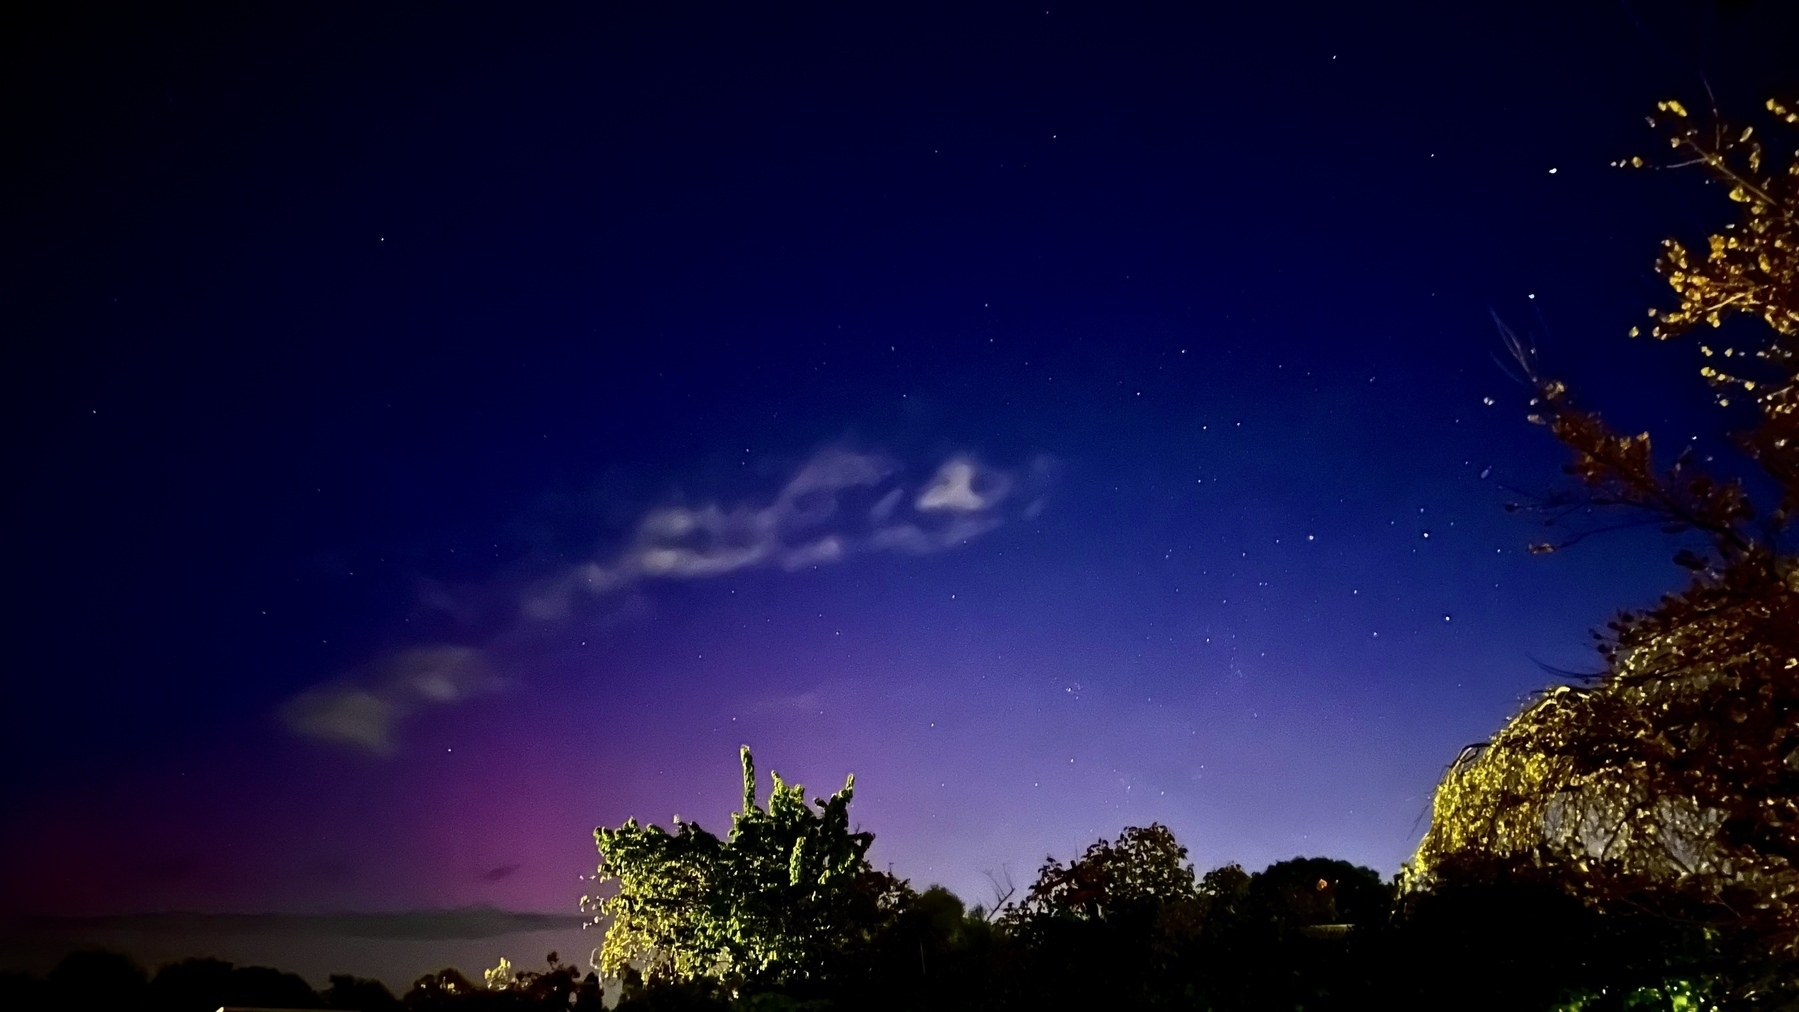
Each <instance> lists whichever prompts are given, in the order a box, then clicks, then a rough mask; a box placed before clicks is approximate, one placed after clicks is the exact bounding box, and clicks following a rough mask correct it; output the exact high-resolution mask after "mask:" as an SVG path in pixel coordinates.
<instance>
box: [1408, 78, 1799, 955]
mask: <svg viewBox="0 0 1799 1012" xmlns="http://www.w3.org/2000/svg"><path fill="white" fill-rule="evenodd" d="M1768 110H1769V111H1770V112H1772V113H1773V114H1774V119H1775V120H1777V121H1778V123H1779V124H1781V125H1784V126H1785V127H1791V126H1794V125H1799V113H1795V112H1794V111H1792V110H1790V109H1789V108H1787V107H1785V106H1783V105H1781V104H1779V103H1776V102H1769V103H1768ZM1650 122H1651V125H1652V126H1655V127H1657V128H1658V129H1662V130H1664V131H1666V132H1667V133H1668V134H1669V135H1670V137H1671V141H1672V147H1673V149H1674V150H1675V152H1676V153H1677V155H1678V158H1677V160H1676V161H1675V162H1674V163H1672V164H1670V165H1666V166H1662V167H1664V168H1678V167H1683V166H1697V167H1699V168H1701V169H1702V170H1703V171H1704V172H1706V173H1708V174H1709V175H1710V176H1711V177H1712V178H1713V179H1714V180H1716V181H1718V182H1720V183H1722V184H1724V185H1725V186H1726V187H1727V188H1728V189H1727V192H1728V194H1729V197H1730V199H1731V200H1732V201H1734V202H1736V204H1737V205H1738V207H1739V209H1740V211H1741V215H1740V217H1739V219H1738V220H1737V221H1736V222H1734V223H1733V224H1731V225H1729V226H1727V227H1725V228H1724V229H1723V230H1722V231H1721V232H1720V233H1719V234H1716V235H1713V236H1711V237H1709V239H1708V241H1707V248H1706V252H1705V253H1704V254H1703V256H1701V255H1699V254H1697V253H1695V252H1694V251H1692V250H1690V249H1688V248H1687V247H1686V246H1685V245H1683V244H1681V243H1680V242H1678V241H1675V240H1668V241H1667V242H1666V244H1665V246H1664V249H1663V251H1662V254H1661V256H1660V258H1659V259H1658V261H1657V263H1656V270H1657V271H1658V273H1659V274H1660V275H1661V276H1662V277H1663V278H1664V279H1666V281H1667V282H1668V284H1669V285H1670V287H1672V288H1673V290H1674V293H1675V296H1676V298H1677V305H1676V306H1675V308H1673V309H1666V310H1652V311H1651V313H1650V316H1651V318H1652V320H1653V324H1652V326H1651V328H1650V333H1651V334H1652V335H1653V336H1654V337H1656V338H1658V339H1663V340H1667V339H1672V338H1677V337H1680V336H1683V335H1685V334H1687V333H1689V332H1690V331H1692V330H1694V329H1695V328H1697V327H1699V326H1700V325H1701V324H1704V325H1706V326H1708V327H1712V328H1719V327H1723V326H1724V325H1726V324H1727V323H1730V322H1731V317H1733V316H1743V317H1747V318H1751V319H1752V320H1754V321H1759V324H1760V325H1759V326H1758V325H1755V324H1752V323H1749V322H1748V321H1744V322H1741V323H1736V324H1732V327H1731V330H1729V331H1727V332H1726V334H1731V335H1741V340H1743V341H1745V342H1748V343H1733V344H1730V345H1728V346H1724V347H1714V346H1713V345H1712V344H1711V343H1706V344H1701V345H1700V348H1699V350H1700V353H1701V355H1702V356H1703V358H1704V362H1705V365H1704V368H1702V369H1701V375H1702V376H1704V378H1705V379H1706V380H1707V381H1708V382H1709V383H1711V384H1712V385H1713V386H1714V388H1715V389H1716V391H1717V399H1718V401H1719V403H1720V404H1722V405H1725V406H1729V405H1730V404H1731V403H1732V402H1733V401H1737V400H1742V401H1746V402H1747V403H1748V404H1749V405H1752V406H1753V409H1754V415H1753V422H1752V424H1751V425H1750V426H1749V427H1747V429H1746V430H1745V431H1743V432H1740V433H1738V434H1736V436H1735V437H1734V440H1735V442H1736V445H1737V446H1738V447H1740V449H1741V450H1742V452H1743V454H1744V456H1745V457H1746V458H1747V460H1748V461H1749V462H1750V463H1751V464H1753V465H1754V466H1753V467H1752V468H1749V469H1747V470H1749V471H1751V472H1752V471H1754V470H1759V471H1760V472H1761V475H1762V476H1761V477H1756V476H1753V475H1751V476H1749V477H1748V478H1747V484H1746V482H1745V480H1743V479H1736V478H1723V477H1717V476H1714V475H1711V474H1707V473H1705V472H1704V471H1703V470H1701V468H1700V466H1699V464H1700V461H1699V460H1698V459H1697V457H1696V455H1695V453H1694V452H1693V451H1692V450H1690V449H1689V450H1687V451H1685V452H1683V453H1681V454H1680V455H1678V456H1677V457H1676V458H1675V459H1674V460H1673V461H1672V463H1671V464H1669V465H1668V466H1667V467H1666V468H1665V469H1663V468H1658V466H1657V464H1656V462H1655V460H1654V459H1653V456H1652V454H1651V447H1650V439H1649V435H1648V434H1647V433H1643V434H1640V435H1620V434H1618V433H1616V432H1614V431H1613V430H1611V429H1610V428H1608V427H1607V425H1606V424H1605V423H1604V422H1603V421H1602V420H1601V419H1600V417H1599V416H1598V415H1597V414H1594V413H1592V412H1590V411H1587V410H1584V409H1581V408H1579V407H1577V406H1576V405H1575V404H1574V402H1573V400H1572V398H1571V397H1570V396H1569V394H1568V392H1567V390H1566V389H1565V388H1564V386H1563V385H1562V384H1561V383H1559V382H1556V381H1554V380H1552V379H1544V378H1542V377H1540V376H1539V375H1538V374H1537V373H1536V371H1535V369H1534V366H1533V363H1531V361H1530V357H1529V355H1528V353H1526V351H1525V349H1523V348H1522V346H1521V345H1519V344H1518V343H1517V342H1516V341H1513V345H1514V348H1513V350H1514V352H1515V353H1516V354H1517V356H1518V358H1519V360H1520V362H1521V363H1522V364H1523V365H1524V366H1525V368H1526V370H1527V372H1528V373H1529V375H1530V377H1531V379H1532V381H1533V384H1534V386H1535V394H1536V397H1535V398H1534V399H1533V400H1532V407H1533V411H1534V413H1533V414H1532V415H1531V420H1532V421H1534V422H1537V423H1539V424H1544V425H1547V426H1548V427H1549V429H1550V431H1551V432H1552V433H1553V434H1554V435H1555V437H1556V438H1557V439H1558V440H1560V441H1561V442H1562V443H1563V444H1565V445H1566V446H1568V447H1569V448H1570V449H1571V450H1572V451H1573V453H1574V460H1573V462H1572V463H1571V464H1569V465H1568V468H1567V470H1568V472H1569V473H1570V474H1572V475H1573V476H1574V477H1575V478H1577V479H1578V480H1579V481H1580V482H1581V484H1582V486H1583V487H1584V488H1585V490H1586V495H1585V501H1586V502H1587V503H1591V504H1598V505H1612V506H1621V507H1626V508H1634V509H1636V510H1639V511H1643V512H1645V513H1646V514H1647V515H1648V516H1649V517H1650V518H1652V519H1653V520H1654V521H1655V522H1658V523H1660V524H1661V525H1662V526H1663V529H1664V530H1666V531H1667V532H1668V533H1670V534H1686V535H1689V536H1698V537H1699V538H1700V539H1701V542H1700V543H1699V544H1698V546H1697V550H1696V548H1695V547H1688V548H1684V549H1682V550H1681V551H1680V552H1679V554H1677V555H1676V557H1675V561H1676V562H1677V563H1679V564H1680V565H1681V566H1683V567H1685V568H1686V569H1688V570H1689V571H1690V572H1691V574H1692V576H1691V582H1690V584H1689V585H1688V586H1687V587H1686V589H1685V590H1683V591H1681V592H1680V593H1676V594H1670V595H1668V596H1666V597H1664V598H1663V599H1662V600H1661V602H1660V603H1659V604H1657V605H1656V606H1655V607H1653V608H1650V609H1648V610H1645V611H1640V612H1627V613H1624V614H1622V615H1620V616H1619V617H1618V618H1617V619H1616V620H1615V621H1613V622H1611V623H1610V624H1609V627H1608V630H1607V631H1606V632H1605V633H1601V634H1596V635H1598V636H1599V638H1600V640H1601V643H1600V651H1601V654H1602V656H1603V658H1604V661H1605V669H1604V671H1603V673H1602V674H1601V675H1599V676H1597V677H1596V678H1594V679H1592V680H1590V681H1589V682H1587V683H1586V684H1583V685H1579V686H1564V687H1560V688H1556V689H1553V690H1551V691H1549V692H1547V693H1545V694H1543V695H1542V696H1541V697H1539V698H1538V699H1537V700H1536V701H1535V702H1534V703H1532V704H1531V705H1530V706H1528V707H1527V708H1526V709H1525V710H1524V711H1523V712H1521V713H1520V714H1518V715H1517V716H1516V717H1514V718H1513V719H1512V720H1511V721H1510V722H1509V723H1507V724H1506V725H1505V726H1504V727H1503V728H1502V729H1501V730H1500V731H1499V733H1497V734H1496V735H1494V736H1493V738H1492V740H1491V741H1489V742H1486V743H1483V744H1481V745H1479V746H1474V747H1471V748H1470V749H1468V750H1466V751H1465V752H1464V754H1463V755H1462V757H1461V758H1460V759H1458V760H1457V762H1456V763H1455V764H1454V765H1453V766H1452V768H1451V769H1450V771H1449V773H1448V774H1447V775H1446V777H1445V778H1444V780H1443V782H1442V784H1441V785H1440V786H1439V787H1438V789H1437V793H1436V798H1435V802H1434V805H1433V811H1432V818H1431V826H1430V830H1429V832H1428V833H1427V834H1426V836H1425V837H1424V840H1423V842H1422V843H1421V844H1420V845H1419V849H1418V852H1417V855H1416V857H1415V859H1414V861H1413V863H1412V866H1411V867H1410V869H1409V870H1408V876H1409V884H1410V886H1411V887H1412V888H1415V889H1416V888H1420V887H1432V886H1437V885H1441V884H1444V883H1446V882H1453V881H1457V880H1468V879H1470V878H1480V877H1482V876H1492V875H1495V874H1499V873H1502V872H1503V873H1505V874H1516V873H1517V872H1518V870H1519V869H1534V870H1535V873H1536V874H1538V875H1539V876H1540V877H1541V878H1542V879H1544V880H1553V881H1556V882H1559V883H1561V884H1563V885H1564V886H1565V887H1566V888H1568V889H1569V890H1571V891H1572V892H1574V893H1575V894H1576V895H1578V896H1580V897H1582V898H1583V899H1585V900H1587V901H1589V902H1590V903H1592V904H1593V905H1594V906H1595V907H1596V908H1598V909H1600V910H1606V911H1636V912H1648V913H1651V914H1654V915H1656V916H1658V917H1664V918H1673V919H1676V920H1677V921H1679V922H1684V923H1687V924H1692V925H1698V926H1701V927H1703V929H1704V930H1705V931H1706V932H1707V934H1708V935H1709V937H1712V938H1715V939H1723V940H1726V941H1728V942H1731V943H1733V944H1738V945H1741V946H1743V947H1744V948H1742V949H1739V950H1738V951H1743V952H1747V953H1750V954H1753V955H1756V956H1759V957H1772V958H1774V959H1776V960H1777V961H1778V960H1791V959H1793V958H1795V957H1799V558H1796V557H1795V555H1794V553H1793V550H1792V543H1791V537H1790V533H1791V532H1790V523H1791V521H1792V519H1793V517H1794V515H1795V511H1796V510H1799V154H1796V155H1794V156H1792V159H1791V161H1790V162H1789V164H1788V165H1787V166H1786V167H1785V168H1784V169H1775V168H1771V167H1770V166H1769V164H1768V162H1769V161H1770V158H1769V154H1768V150H1767V149H1765V148H1764V147H1763V143H1762V141H1761V140H1760V139H1758V136H1757V134H1756V133H1755V131H1754V130H1753V129H1742V130H1737V129H1734V128H1730V127H1727V126H1725V125H1724V124H1722V123H1713V124H1711V125H1706V126H1701V125H1698V124H1696V123H1694V122H1693V121H1692V118H1691V117H1690V116H1689V114H1688V113H1687V110H1686V109H1684V108H1683V107H1682V106H1681V105H1680V104H1679V103H1677V102H1664V103H1661V105H1660V106H1659V114H1658V115H1657V116H1656V117H1653V118H1652V119H1651V121H1650ZM1621 164H1626V165H1629V166H1634V167H1639V168H1640V167H1643V166H1645V165H1646V164H1647V163H1645V161H1644V160H1643V159H1641V158H1636V159H1631V160H1629V162H1627V163H1621ZM1636 333H1637V331H1636V330H1634V329H1633V331H1632V334H1633V336H1634V335H1635V334H1636ZM1508 339H1509V336H1508ZM1741 409H1742V405H1740V404H1739V406H1738V409H1737V410H1741ZM1763 487H1768V488H1770V489H1771V493H1770V494H1769V496H1768V498H1769V499H1771V500H1773V505H1772V506H1771V508H1768V509H1766V510H1765V511H1761V510H1758V509H1757V503H1756V501H1755V496H1752V494H1751V491H1750V489H1751V488H1755V489H1758V490H1759V489H1761V488H1763ZM1575 540H1577V539H1575ZM1564 544H1566V542H1564ZM1559 547H1562V546H1561V545H1552V544H1545V545H1538V546H1534V548H1535V550H1538V551H1554V550H1556V549H1557V548H1559Z"/></svg>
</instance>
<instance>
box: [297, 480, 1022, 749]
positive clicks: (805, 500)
mask: <svg viewBox="0 0 1799 1012" xmlns="http://www.w3.org/2000/svg"><path fill="white" fill-rule="evenodd" d="M1050 470H1051V464H1050V461H1049V459H1048V458H1046V457H1039V458H1037V459H1036V460H1034V461H1033V462H1032V464H1031V466H1030V468H1029V469H1028V472H1027V474H1026V475H1025V476H1024V478H1023V479H1022V480H1021V479H1020V477H1019V476H1018V475H1015V474H1014V473H1012V472H1010V471H1006V470H1002V469H999V468H993V467H988V466H986V465H984V464H982V463H980V462H979V461H977V460H976V459H975V458H974V457H973V456H971V455H969V454H955V455H952V456H951V457H949V458H948V459H946V460H944V461H943V462H942V463H941V464H939V465H938V467H937V468H936V470H935V471H934V472H933V473H932V476H931V478H930V479H929V480H928V481H926V482H925V483H924V484H923V485H922V486H921V487H918V488H917V490H916V494H912V489H911V488H909V487H908V486H907V485H906V484H904V483H903V482H901V481H900V480H898V479H899V475H900V474H901V473H902V468H901V467H900V465H899V464H898V463H897V462H896V461H894V460H893V459H892V458H890V457H888V456H887V455H885V454H880V453H861V452H857V451H854V450H849V449H845V448H842V447H827V448H825V449H823V450H820V451H819V452H817V453H815V454H813V455H812V457H810V458H809V459H808V460H806V461H805V463H803V464H801V465H800V466H799V467H798V468H796V469H795V470H794V471H793V473H792V474H791V475H789V476H788V478H787V480H786V482H785V483H784V484H783V485H782V486H781V488H780V490H779V491H778V492H777V493H776V494H775V495H774V496H773V498H772V499H769V500H767V501H765V502H761V503H758V502H754V501H750V502H738V503H732V504H728V505H727V504H722V503H718V502H709V503H704V504H701V505H682V504H677V505H666V506H658V507H656V508H654V509H650V510H648V511H646V512H645V513H644V514H643V515H642V516H640V517H639V518H638V520H637V522H636V523H635V524H634V525H633V527H632V533H631V535H630V536H629V538H628V539H627V541H626V544H625V545H624V547H623V548H621V549H619V550H617V551H615V552H613V553H610V554H609V555H608V556H605V557H601V558H596V559H591V560H589V561H586V562H583V563H580V564H578V565H575V566H570V567H568V568H566V569H565V570H563V571H562V572H559V573H557V574H555V575H553V576H551V577H549V578H546V579H542V580H539V581H537V582H536V583H534V584H532V585H531V586H530V587H529V588H527V589H526V590H525V591H524V592H523V593H520V594H517V595H516V596H515V597H513V598H511V599H510V600H511V602H512V603H511V605H510V606H511V607H513V608H515V609H516V611H515V613H514V614H515V616H516V617H515V618H514V619H513V620H512V621H511V622H509V623H508V625H507V630H508V633H518V632H521V631H523V630H524V628H525V627H535V626H542V625H544V624H547V623H552V622H556V621H560V620H563V619H567V618H569V617H570V616H572V615H574V614H575V613H576V611H577V610H578V609H579V608H580V607H581V605H582V604H583V602H588V601H597V600H603V599H608V598H621V597H624V596H625V595H627V594H628V593H629V592H632V591H634V590H638V589H640V588H641V587H643V586H644V585H646V584H653V583H655V582H659V581H686V580H710V579H717V578H720V577H724V576H728V575H731V574H733V573H738V572H742V571H745V570H752V569H764V570H766V569H777V570H781V571H785V572H796V571H799V570H803V569H811V568H816V567H819V566H829V565H836V564H839V563H842V562H845V561H847V560H849V559H851V558H853V557H855V556H857V555H862V554H869V553H878V552H897V553H901V554H908V555H931V554H935V553H937V552H943V551H949V550H952V549H955V548H959V547H961V546H963V545H965V544H967V543H968V542H970V541H972V540H974V539H976V538H978V537H981V536H982V535H985V534H987V533H989V532H991V531H993V530H995V529H996V528H998V527H1000V526H1001V525H1002V524H1004V523H1005V521H1006V519H1007V508H1008V507H1009V505H1010V504H1011V503H1013V502H1014V501H1015V500H1016V499H1017V498H1018V497H1017V496H1016V495H1015V494H1014V493H1015V492H1017V491H1018V490H1019V489H1020V488H1021V487H1040V486H1042V485H1044V484H1046V477H1047V475H1048V474H1049V471H1050ZM1038 490H1040V488H1039V489H1038ZM1041 508H1042V500H1041V498H1038V499H1034V500H1032V501H1031V502H1029V503H1027V504H1026V505H1025V506H1024V507H1023V508H1022V509H1021V510H1014V511H1011V512H1014V513H1020V514H1022V515H1025V516H1032V515H1035V513H1036V512H1037V511H1038V510H1040V509H1041ZM427 586H428V588H429V590H430V592H431V594H432V595H433V597H432V600H431V602H430V603H431V604H432V605H433V606H434V607H436V608H438V609H439V610H444V611H447V612H450V613H452V614H456V613H461V612H463V611H466V609H465V608H463V607H461V606H459V604H458V602H457V601H456V600H455V598H454V596H453V595H450V594H448V593H447V592H446V591H444V590H443V588H441V587H438V586H436V585H435V584H430V585H427ZM508 638H510V637H509V636H508V635H507V634H506V633H503V634H502V635H500V636H498V637H495V638H494V639H493V640H490V641H489V644H490V646H489V647H488V648H476V647H469V646H450V645H435V646H424V647H417V648H413V649H410V650H404V651H401V652H399V653H396V654H393V655H391V656H390V657H388V658H387V659H386V660H384V661H382V662H379V663H378V664H376V665H374V666H372V667H373V670H368V671H364V672H361V673H358V674H354V675H352V676H349V677H345V678H342V679H339V680H337V681H334V682H329V683H327V684H324V685H320V686H316V687H314V688H312V689H309V690H307V691H305V692H303V693H301V694H300V695H299V696H297V697H295V698H294V699H292V700H290V701H289V702H288V703H287V705H286V706H284V707H283V708H282V711H281V716H282V719H283V720H284V722H285V723H286V724H287V726H288V728H289V729H290V730H292V731H293V732H295V733H296V734H299V735H302V736H304V737H309V738H313V739H315V740H318V741H321V742H326V743H330V744H335V745H340V746H347V747H350V748H354V749H358V750H361V751H364V752H368V753H371V754H374V755H378V756H388V755H392V754H393V753H394V752H395V751H396V748H397V746H396V743H395V739H394V733H395V728H396V726H397V725H398V724H399V722H400V721H402V720H403V719H405V718H407V717H408V716H411V715H412V714H414V713H417V712H418V711H420V710H423V709H426V708H428V707H440V706H447V705H451V704H455V703H459V702H462V701H463V700H466V699H468V698H469V697H471V696H475V695H480V694H484V693H488V692H493V691H496V690H498V689H499V688H502V687H504V686H505V684H506V681H505V679H503V678H501V677H500V676H498V675H497V674H495V670H494V669H495V665H494V664H493V663H492V662H491V661H490V659H489V655H490V654H491V653H492V648H491V644H492V643H495V642H500V641H503V640H506V639H508Z"/></svg>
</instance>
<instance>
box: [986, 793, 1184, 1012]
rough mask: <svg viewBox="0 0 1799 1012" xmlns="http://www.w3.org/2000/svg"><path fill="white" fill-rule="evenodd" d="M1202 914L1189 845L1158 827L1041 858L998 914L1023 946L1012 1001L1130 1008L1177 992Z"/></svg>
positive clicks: (1023, 1004) (1029, 1004)
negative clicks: (1066, 855) (1031, 878)
mask: <svg viewBox="0 0 1799 1012" xmlns="http://www.w3.org/2000/svg"><path fill="white" fill-rule="evenodd" d="M1204 912H1205V901H1204V899H1203V897H1202V895H1201V893H1200V891H1199V887H1198V884H1197V883H1196V881H1195V877H1194V872H1193V866H1192V865H1191V864H1189V863H1187V848H1185V847H1183V846H1181V844H1180V843H1179V842H1178V841H1177V840H1176V839H1175V837H1174V834H1173V833H1172V832H1170V831H1169V829H1168V827H1166V826H1163V825H1161V824H1160V823H1152V824H1150V825H1149V826H1146V827H1144V826H1130V827H1127V828H1126V829H1125V830H1124V831H1123V832H1122V833H1120V834H1119V835H1118V840H1117V842H1116V843H1114V842H1113V841H1110V840H1106V839H1103V838H1102V839H1100V840H1097V841H1095V842H1094V843H1093V844H1091V845H1089V846H1088V847H1087V849H1086V851H1085V853H1083V854H1082V855H1081V856H1080V857H1078V858H1076V859H1074V860H1073V861H1070V862H1069V863H1067V864H1063V863H1062V862H1061V861H1059V860H1057V859H1055V858H1054V857H1051V858H1047V859H1046V860H1045V861H1044V863H1043V866H1042V868H1041V869H1039V871H1038V873H1037V880H1036V881H1035V882H1034V883H1032V884H1031V887H1030V889H1029V891H1028V892H1027V893H1026V894H1025V897H1024V899H1023V900H1020V901H1019V902H1017V903H1015V904H1010V905H1008V906H1007V907H1006V909H1005V911H1004V912H1003V913H1002V914H1001V916H1000V924H1001V925H1002V927H1003V928H1004V929H1005V930H1006V931H1007V933H1008V934H1009V935H1010V936H1011V937H1012V938H1013V939H1015V940H1016V941H1017V942H1018V943H1020V944H1021V945H1022V946H1023V947H1024V949H1025V952H1024V958H1023V959H1022V960H1021V961H1020V962H1021V968H1022V970H1023V971H1024V972H1023V973H1021V974H1019V975H1017V978H1016V983H1015V986H1014V988H1013V990H1014V992H1015V994H1014V999H1015V1002H1016V1004H1017V1005H1019V1006H1020V1007H1025V1008H1041V1007H1067V1008H1079V1007H1087V1006H1092V1007H1120V1008H1128V1007H1141V1006H1153V1005H1156V1004H1158V1003H1160V1002H1162V1001H1165V1000H1169V999H1171V997H1173V996H1177V995H1181V994H1183V993H1185V992H1186V990H1187V987H1188V985H1189V984H1191V983H1192V981H1190V980H1188V979H1187V978H1186V977H1185V976H1184V975H1183V970H1184V968H1186V967H1187V966H1189V964H1190V962H1191V961H1190V959H1189V957H1190V956H1191V955H1192V952H1191V950H1192V948H1193V946H1194V945H1195V944H1196V943H1197V941H1198V939H1199V936H1200V931H1201V928H1202V926H1203V925H1204V922H1205V917H1204Z"/></svg>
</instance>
